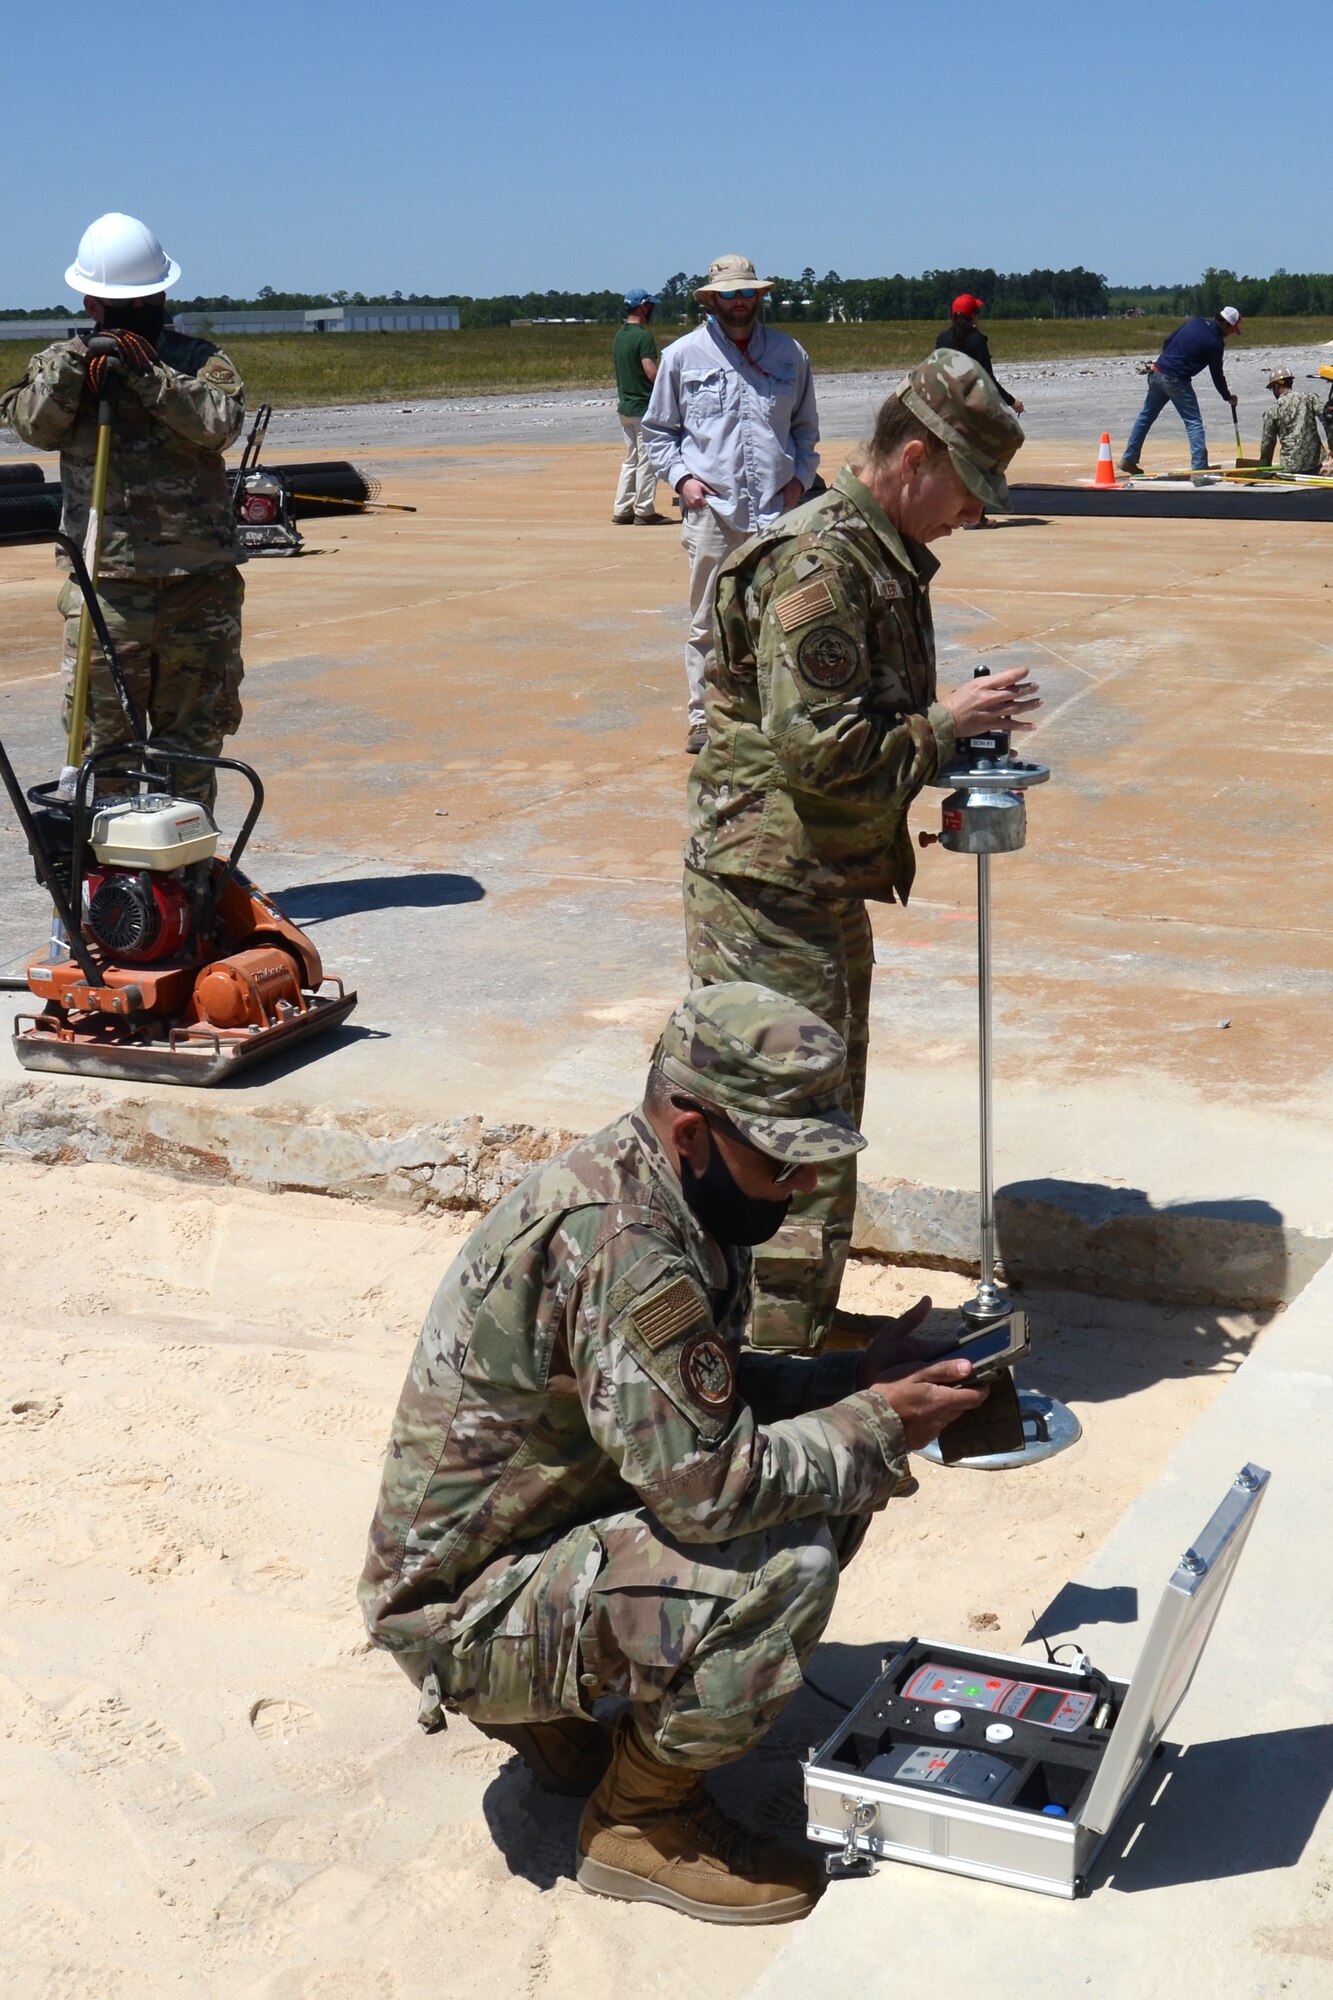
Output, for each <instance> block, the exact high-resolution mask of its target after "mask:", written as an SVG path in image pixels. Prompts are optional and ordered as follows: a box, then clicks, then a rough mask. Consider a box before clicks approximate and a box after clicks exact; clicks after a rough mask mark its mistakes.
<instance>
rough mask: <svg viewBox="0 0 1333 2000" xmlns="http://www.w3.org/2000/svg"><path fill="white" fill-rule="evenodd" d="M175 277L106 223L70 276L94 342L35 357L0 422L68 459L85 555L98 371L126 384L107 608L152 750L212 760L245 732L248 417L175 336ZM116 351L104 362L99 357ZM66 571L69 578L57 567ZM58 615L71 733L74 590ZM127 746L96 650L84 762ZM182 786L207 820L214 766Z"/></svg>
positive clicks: (209, 360)
mask: <svg viewBox="0 0 1333 2000" xmlns="http://www.w3.org/2000/svg"><path fill="white" fill-rule="evenodd" d="M179 277H180V266H179V265H178V264H176V263H175V262H173V260H172V259H171V258H169V257H168V256H167V255H166V254H165V252H164V251H163V249H162V245H161V244H160V243H159V242H158V240H157V238H156V236H154V234H153V232H152V231H151V230H150V229H149V228H148V227H147V226H146V225H145V224H144V223H142V222H139V221H137V220H136V219H135V217H133V216H129V215H120V214H109V215H103V216H100V217H99V218H98V220H97V221H96V222H94V223H92V224H91V225H90V227H89V228H88V229H86V230H85V231H84V234H83V238H82V240H81V241H80V244H79V252H78V256H77V257H76V259H75V261H74V263H73V264H71V265H70V267H69V269H68V271H67V272H66V273H65V281H66V283H67V284H68V285H69V286H70V287H71V288H72V289H73V290H74V291H75V292H79V293H81V294H82V295H83V303H84V307H85V309H86V311H87V312H88V313H89V314H90V315H91V317H92V319H93V320H94V322H95V325H94V327H93V330H92V333H91V334H90V335H88V336H87V337H76V338H75V339H73V340H58V341H56V342H55V343H54V344H53V345H52V346H50V347H47V348H44V349H43V350H42V352H41V353H40V354H37V355H34V357H33V359H32V361H31V363H30V364H29V367H28V372H27V374H26V375H25V376H24V378H23V380H22V382H20V383H18V384H16V386H15V387H14V388H12V389H10V390H8V391H6V393H5V394H4V396H3V397H0V423H4V424H7V425H8V426H9V427H10V428H11V429H12V430H14V431H16V432H17V433H18V435H19V437H21V438H22V439H23V441H24V443H25V444H29V445H33V446H35V447H36V448H37V449H38V450H40V451H52V450H56V449H58V450H59V452H60V483H61V488H62V492H63V513H62V517H61V526H62V528H63V530H64V532H65V534H67V535H69V536H71V537H72V538H73V539H74V540H75V541H77V542H79V543H80V544H81V545H82V544H83V543H84V540H85V537H86V534H87V528H88V512H89V503H90V501H91V498H92V486H93V463H94V459H95V457H96V453H97V408H98V388H97V382H98V379H99V377H100V371H101V370H102V369H103V368H111V369H113V370H115V371H117V373H118V374H119V376H120V382H119V394H118V397H117V403H116V414H115V426H114V433H113V438H112V445H111V464H110V474H109V479H108V484H107V498H106V507H105V510H104V521H103V531H102V558H101V564H100V571H99V581H98V597H99V599H100V600H101V604H102V609H103V611H104V613H105V615H106V621H107V625H108V627H109V629H110V633H111V638H112V641H113V643H114V645H115V647H116V652H117V657H118V658H119V660H120V663H121V666H122V668H123V669H124V674H125V679H126V681H127V682H128V684H129V690H130V693H131V695H132V696H133V698H134V702H135V706H136V707H137V708H138V710H139V712H140V714H141V715H142V716H144V717H145V718H146V728H147V732H148V740H149V742H150V743H152V744H153V746H154V747H155V748H158V749H163V750H181V751H195V752H198V753H200V754H202V755H204V756H214V757H215V756H217V755H219V754H220V752H221V749H222V745H223V742H224V740H225V739H226V738H227V737H228V736H231V735H234V734H235V732H236V730H237V729H238V728H239V727H240V722H241V698H240V687H241V677H242V671H243V669H242V665H241V601H242V598H243V596H244V592H245V586H244V583H243V582H242V579H241V573H240V570H239V568H238V567H237V565H238V564H240V563H242V562H244V560H245V555H244V552H243V550H242V549H241V547H240V545H239V544H238V542H237V539H236V531H235V525H234V521H233V517H232V507H231V499H230V495H229V493H228V489H227V476H226V471H225V468H224V466H223V462H222V453H223V452H224V450H225V449H226V447H227V446H228V445H229V444H231V443H233V442H234V440H235V439H236V438H237V436H238V435H239V434H240V430H241V426H242V423H243V421H244V416H245V406H244V401H243V390H242V387H241V378H240V376H239V375H238V374H237V372H236V370H235V368H234V367H233V366H232V364H231V362H230V361H229V360H228V359H227V356H226V355H225V354H223V353H222V351H221V350H220V349H219V348H217V347H214V346H213V345H212V343H211V342H210V341H207V340H196V339H192V338H190V337H189V336H187V335H185V334H181V333H177V332H176V331H175V329H174V328H173V327H172V326H170V325H169V324H168V323H167V317H166V293H167V290H168V288H169V287H170V286H171V285H174V284H175V283H176V281H177V280H178V278H179ZM108 343H110V348H109V351H99V350H106V349H108ZM90 346H91V348H92V352H91V353H90ZM57 561H58V562H59V563H60V564H61V565H62V567H65V568H68V563H67V561H66V559H65V557H64V556H63V555H61V554H58V555H57ZM57 603H58V608H59V611H60V614H61V616H62V618H63V619H64V621H65V644H64V655H63V660H62V677H63V681H64V688H65V728H66V732H67V733H68V728H69V697H70V690H71V686H72V682H73V675H74V658H75V653H76V651H77V647H78V637H79V620H80V609H81V605H82V599H81V597H80V594H79V589H78V586H77V584H76V583H75V582H74V580H73V578H72V577H71V578H69V580H68V581H67V582H66V583H65V585H64V587H63V589H62V590H61V592H60V595H59V598H58V600H57ZM129 740H130V730H129V724H128V723H127V721H126V719H125V715H124V713H123V711H122V709H121V706H120V702H119V699H118V697H117V695H116V691H115V688H114V686H113V684H112V681H111V676H110V674H109V673H108V671H107V668H106V665H105V663H104V661H103V659H102V655H101V652H100V650H99V649H97V648H96V647H95V648H94V652H93V662H92V676H91V680H90V684H89V691H88V716H87V724H86V727H85V739H84V752H85V754H87V753H88V752H89V751H91V750H101V749H106V748H108V747H109V746H111V745H113V744H117V743H125V742H128V741H129ZM103 788H104V789H107V790H111V789H114V784H113V783H107V784H106V785H105V786H104V787H103ZM174 788H175V789H176V790H177V791H179V792H180V793H181V794H182V795H184V796H186V797H189V798H195V799H199V800H202V802H203V803H204V804H205V805H208V806H211V805H212V803H213V798H214V794H215V791H216V785H215V782H214V777H213V773H212V771H211V770H209V769H208V768H207V767H206V766H204V767H200V766H195V767H193V768H192V767H190V766H189V765H182V766H181V767H180V768H179V771H178V772H177V774H176V777H175V780H174Z"/></svg>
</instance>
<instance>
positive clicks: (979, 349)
mask: <svg viewBox="0 0 1333 2000" xmlns="http://www.w3.org/2000/svg"><path fill="white" fill-rule="evenodd" d="M985 309H986V301H985V300H984V299H977V298H974V297H973V296H972V294H971V292H960V293H959V294H958V297H957V298H956V299H955V300H954V302H953V305H952V307H951V308H950V311H951V312H952V314H953V317H952V319H951V320H950V321H949V324H948V325H947V326H946V327H945V329H944V331H943V333H941V334H937V335H936V339H935V345H936V347H956V348H957V349H958V352H959V353H960V354H966V355H967V356H968V357H969V359H970V360H972V361H975V362H976V364H977V366H978V368H984V369H985V371H986V373H987V374H988V375H989V376H990V378H991V381H992V382H995V370H994V368H993V367H992V365H991V358H990V342H989V341H988V340H987V338H986V336H985V334H984V333H983V332H982V331H981V328H980V327H979V326H978V325H977V319H978V316H979V315H980V314H981V313H983V312H984V311H985ZM995 386H996V388H997V389H998V390H999V391H1000V397H1001V400H1002V401H1003V402H1005V403H1007V404H1008V405H1009V408H1010V409H1011V410H1012V411H1013V413H1014V415H1015V416H1016V417H1021V416H1022V414H1023V405H1022V404H1021V403H1020V402H1019V400H1018V398H1017V396H1011V395H1010V394H1009V391H1008V390H1007V389H1006V388H1004V387H1003V385H1002V384H1001V383H999V382H995Z"/></svg>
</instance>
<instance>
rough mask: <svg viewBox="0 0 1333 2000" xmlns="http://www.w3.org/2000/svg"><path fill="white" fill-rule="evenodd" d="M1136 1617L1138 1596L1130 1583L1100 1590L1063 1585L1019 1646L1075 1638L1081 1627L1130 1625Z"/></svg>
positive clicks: (1083, 1584)
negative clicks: (1068, 1637) (1047, 1640)
mask: <svg viewBox="0 0 1333 2000" xmlns="http://www.w3.org/2000/svg"><path fill="white" fill-rule="evenodd" d="M1138 1615H1139V1593H1138V1591H1137V1590H1136V1589H1135V1588H1134V1586H1133V1584H1132V1583H1113V1584H1109V1585H1108V1586H1107V1587H1106V1588H1105V1589H1104V1590H1102V1589H1097V1588H1095V1587H1094V1586H1093V1585H1092V1584H1090V1583H1066V1584H1065V1585H1064V1586H1063V1587H1062V1588H1061V1589H1060V1590H1058V1591H1057V1592H1056V1594H1055V1596H1054V1597H1053V1598H1052V1599H1051V1601H1050V1603H1049V1604H1048V1605H1047V1606H1046V1609H1045V1610H1044V1611H1042V1612H1039V1613H1038V1614H1037V1616H1036V1618H1035V1619H1034V1620H1033V1622H1032V1624H1031V1625H1030V1626H1029V1627H1028V1629H1027V1631H1026V1632H1025V1633H1024V1634H1023V1638H1022V1641H1021V1643H1022V1644H1023V1645H1024V1646H1034V1645H1039V1644H1040V1643H1041V1640H1042V1639H1043V1638H1046V1639H1057V1638H1061V1637H1064V1636H1067V1635H1070V1634H1074V1635H1077V1634H1078V1632H1079V1631H1081V1629H1082V1628H1083V1626H1085V1625H1133V1624H1135V1623H1136V1622H1137V1620H1138Z"/></svg>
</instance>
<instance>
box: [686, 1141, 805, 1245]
mask: <svg viewBox="0 0 1333 2000" xmlns="http://www.w3.org/2000/svg"><path fill="white" fill-rule="evenodd" d="M680 1185H681V1190H682V1192H683V1194H684V1196H685V1199H686V1201H687V1202H688V1203H689V1205H690V1207H691V1209H692V1210H693V1211H694V1213H695V1215H696V1216H697V1217H698V1218H699V1221H700V1222H701V1223H702V1224H703V1226H704V1228H705V1229H706V1230H707V1231H708V1234H709V1235H710V1236H711V1237H712V1238H713V1239H714V1241H715V1242H717V1243H747V1244H749V1243H767V1241H768V1239H769V1237H770V1236H776V1235H777V1233H778V1231H779V1229H781V1227H782V1225H783V1223H784V1222H785V1221H786V1219H787V1210H788V1209H789V1208H790V1207H791V1196H790V1195H788V1197H787V1199H786V1200H785V1201H760V1200H759V1199H758V1198H757V1197H756V1196H755V1195H752V1194H746V1193H745V1191H744V1190H743V1189H742V1188H740V1187H738V1186H737V1183H736V1178H735V1176H734V1174H733V1173H732V1171H731V1168H730V1167H729V1166H728V1165H727V1163H726V1161H725V1160H724V1159H723V1157H722V1155H721V1153H720V1152H719V1151H718V1148H717V1147H716V1146H715V1145H714V1144H713V1135H712V1133H711V1132H710V1133H709V1135H708V1165H707V1166H706V1167H705V1168H704V1170H703V1172H702V1173H701V1174H696V1173H695V1171H694V1169H693V1168H692V1167H691V1165H690V1163H689V1161H688V1160H687V1159H684V1158H682V1159H681V1161H680Z"/></svg>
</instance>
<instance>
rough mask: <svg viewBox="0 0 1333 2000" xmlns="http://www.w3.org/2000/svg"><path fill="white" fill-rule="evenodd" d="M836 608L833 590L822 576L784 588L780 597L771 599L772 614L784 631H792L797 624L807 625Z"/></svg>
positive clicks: (826, 615)
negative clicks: (790, 587)
mask: <svg viewBox="0 0 1333 2000" xmlns="http://www.w3.org/2000/svg"><path fill="white" fill-rule="evenodd" d="M837 608H838V606H837V601H836V599H835V598H834V595H833V592H832V591H831V590H830V589H829V587H828V585H827V583H826V582H825V581H824V579H823V577H822V576H817V577H814V578H812V579H811V581H810V582H809V583H803V584H801V585H800V586H799V588H798V589H796V590H784V591H783V593H782V595H781V597H776V598H774V600H773V615H774V617H775V618H776V619H777V621H778V623H779V625H780V626H781V627H782V629H783V631H784V632H794V631H795V630H796V628H797V626H798V625H809V624H810V623H811V622H812V621H813V620H814V619H816V618H827V617H828V616H829V614H830V613H831V612H833V611H836V610H837Z"/></svg>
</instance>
